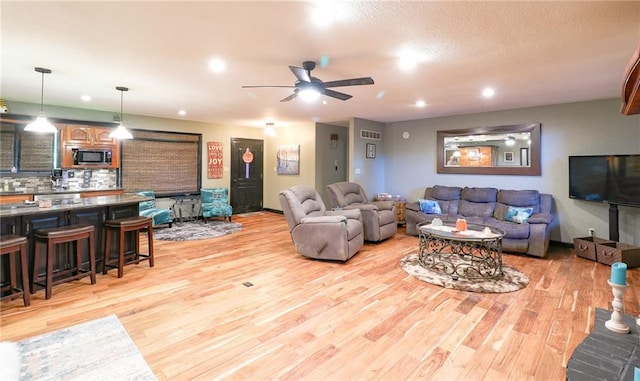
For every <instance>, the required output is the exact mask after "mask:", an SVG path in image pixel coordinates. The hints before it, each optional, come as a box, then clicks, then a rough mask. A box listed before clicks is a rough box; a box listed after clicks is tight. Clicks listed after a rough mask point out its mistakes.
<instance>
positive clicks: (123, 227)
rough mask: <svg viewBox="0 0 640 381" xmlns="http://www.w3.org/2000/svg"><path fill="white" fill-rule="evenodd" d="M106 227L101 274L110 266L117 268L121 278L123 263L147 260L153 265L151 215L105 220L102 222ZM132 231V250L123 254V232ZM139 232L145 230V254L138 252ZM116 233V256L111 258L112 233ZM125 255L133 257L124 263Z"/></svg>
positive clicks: (136, 262)
mask: <svg viewBox="0 0 640 381" xmlns="http://www.w3.org/2000/svg"><path fill="white" fill-rule="evenodd" d="M104 227H105V229H106V234H105V241H106V242H105V249H104V267H103V270H102V273H103V274H106V273H107V271H109V269H110V268H117V269H118V278H122V275H123V273H124V266H125V264H127V265H128V264H133V263H135V264H138V263H140V262H141V261H145V260H148V261H149V267H153V220H152V219H151V217H142V216H134V217H124V218H116V219H113V220H107V221H106V222H105V223H104ZM127 232H134V233H135V242H134V248H133V252H131V253H128V254H126V255H125V233H127ZM140 232H147V244H148V251H147V253H146V254H141V253H140ZM114 233H117V234H118V247H117V249H118V256H117V257H114V258H111V249H112V248H111V241H112V240H113V234H114ZM125 256H133V257H134V258H133V259H132V260H130V261H128V262H127V263H125Z"/></svg>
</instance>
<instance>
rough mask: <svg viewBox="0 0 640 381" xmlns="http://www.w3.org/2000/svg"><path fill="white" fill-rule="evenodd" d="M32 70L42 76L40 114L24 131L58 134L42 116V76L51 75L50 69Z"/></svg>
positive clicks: (38, 68) (37, 68)
mask: <svg viewBox="0 0 640 381" xmlns="http://www.w3.org/2000/svg"><path fill="white" fill-rule="evenodd" d="M34 70H35V71H36V72H38V73H40V74H42V85H41V88H40V113H39V114H38V117H37V118H36V120H34V121H33V122H31V123H29V124H27V126H26V127H25V128H24V130H25V131H29V132H38V133H44V134H55V133H56V132H58V129H57V128H56V127H55V126H54V125H53V124H51V123H49V121H48V120H47V117H46V116H45V115H44V75H45V74H51V69H45V68H43V67H36V68H34Z"/></svg>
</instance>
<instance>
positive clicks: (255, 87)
mask: <svg viewBox="0 0 640 381" xmlns="http://www.w3.org/2000/svg"><path fill="white" fill-rule="evenodd" d="M261 87H285V88H287V89H293V88H295V86H242V88H243V89H257V88H261Z"/></svg>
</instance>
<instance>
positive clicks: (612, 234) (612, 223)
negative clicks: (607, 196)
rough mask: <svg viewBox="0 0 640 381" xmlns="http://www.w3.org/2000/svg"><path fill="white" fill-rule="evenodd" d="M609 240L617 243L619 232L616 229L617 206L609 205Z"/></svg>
mask: <svg viewBox="0 0 640 381" xmlns="http://www.w3.org/2000/svg"><path fill="white" fill-rule="evenodd" d="M609 239H610V240H611V241H616V242H617V241H618V240H619V239H620V231H619V229H618V204H609Z"/></svg>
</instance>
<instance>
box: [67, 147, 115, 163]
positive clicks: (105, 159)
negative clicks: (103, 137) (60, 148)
mask: <svg viewBox="0 0 640 381" xmlns="http://www.w3.org/2000/svg"><path fill="white" fill-rule="evenodd" d="M71 152H72V156H73V165H111V158H112V152H111V150H110V149H83V148H74V149H72V150H71Z"/></svg>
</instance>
